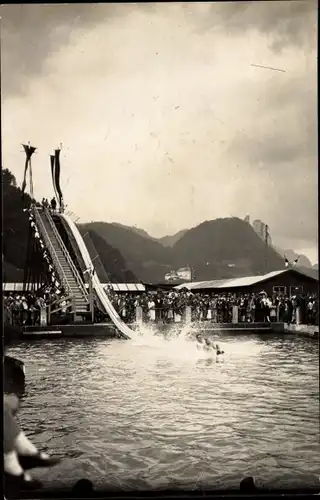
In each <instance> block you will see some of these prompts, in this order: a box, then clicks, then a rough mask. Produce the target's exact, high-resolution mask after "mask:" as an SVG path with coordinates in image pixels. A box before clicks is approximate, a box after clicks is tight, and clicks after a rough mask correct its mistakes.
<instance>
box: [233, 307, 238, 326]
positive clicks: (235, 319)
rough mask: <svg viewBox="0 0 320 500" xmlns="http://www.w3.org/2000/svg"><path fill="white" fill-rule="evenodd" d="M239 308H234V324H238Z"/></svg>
mask: <svg viewBox="0 0 320 500" xmlns="http://www.w3.org/2000/svg"><path fill="white" fill-rule="evenodd" d="M238 309H239V308H238V306H232V323H238V322H239V320H238V316H239V314H238V313H239V311H238Z"/></svg>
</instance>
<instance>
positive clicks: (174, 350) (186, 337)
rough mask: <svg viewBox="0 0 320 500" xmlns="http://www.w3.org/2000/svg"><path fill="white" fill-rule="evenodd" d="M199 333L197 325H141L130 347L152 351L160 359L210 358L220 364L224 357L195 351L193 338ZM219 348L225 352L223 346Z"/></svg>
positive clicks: (195, 346)
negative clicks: (154, 351) (163, 357)
mask: <svg viewBox="0 0 320 500" xmlns="http://www.w3.org/2000/svg"><path fill="white" fill-rule="evenodd" d="M200 331H201V330H200V328H199V325H197V324H195V323H185V324H177V323H173V324H169V325H159V324H158V325H157V324H143V325H140V326H139V329H138V331H137V336H136V337H135V338H133V339H132V340H131V345H132V346H134V347H139V348H140V349H154V350H157V354H158V355H159V356H161V357H162V356H165V357H167V358H168V357H169V358H176V359H179V360H180V361H181V360H185V361H190V360H198V359H208V358H210V359H214V360H215V361H218V362H222V361H223V360H224V356H216V354H215V352H214V351H210V352H206V351H203V350H199V349H197V345H196V342H195V337H196V334H197V333H199V332H200ZM219 344H220V342H219ZM220 345H221V344H220ZM221 347H222V349H223V350H225V349H224V348H223V346H221Z"/></svg>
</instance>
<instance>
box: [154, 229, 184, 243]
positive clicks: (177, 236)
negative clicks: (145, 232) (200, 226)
mask: <svg viewBox="0 0 320 500" xmlns="http://www.w3.org/2000/svg"><path fill="white" fill-rule="evenodd" d="M186 232H188V229H182V230H181V231H178V232H177V233H175V234H172V235H171V236H163V237H162V238H158V241H159V242H160V243H161V244H162V245H163V246H164V247H173V245H175V244H176V243H177V241H179V240H180V238H182V236H184V235H185V234H186Z"/></svg>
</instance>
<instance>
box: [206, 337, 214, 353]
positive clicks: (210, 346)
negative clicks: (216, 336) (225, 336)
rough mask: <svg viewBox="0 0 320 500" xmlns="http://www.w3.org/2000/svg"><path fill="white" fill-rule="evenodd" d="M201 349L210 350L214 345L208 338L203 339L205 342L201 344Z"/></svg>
mask: <svg viewBox="0 0 320 500" xmlns="http://www.w3.org/2000/svg"><path fill="white" fill-rule="evenodd" d="M203 350H204V351H212V350H215V347H214V345H213V344H212V342H211V340H210V339H208V338H207V339H205V344H204V346H203Z"/></svg>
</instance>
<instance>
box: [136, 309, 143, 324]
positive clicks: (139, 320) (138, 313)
mask: <svg viewBox="0 0 320 500" xmlns="http://www.w3.org/2000/svg"><path fill="white" fill-rule="evenodd" d="M136 323H137V324H139V325H142V323H143V321H142V307H141V306H136Z"/></svg>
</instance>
